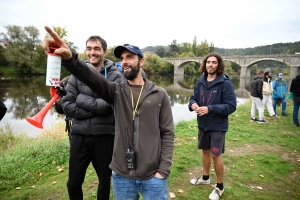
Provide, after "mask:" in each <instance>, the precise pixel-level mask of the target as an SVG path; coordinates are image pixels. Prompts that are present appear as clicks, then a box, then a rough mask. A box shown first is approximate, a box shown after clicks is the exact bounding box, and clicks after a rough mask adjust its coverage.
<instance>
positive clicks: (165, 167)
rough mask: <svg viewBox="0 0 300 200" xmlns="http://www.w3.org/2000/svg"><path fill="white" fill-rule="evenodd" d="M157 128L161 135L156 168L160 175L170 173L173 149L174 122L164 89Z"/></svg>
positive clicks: (165, 175) (166, 175)
mask: <svg viewBox="0 0 300 200" xmlns="http://www.w3.org/2000/svg"><path fill="white" fill-rule="evenodd" d="M159 128H160V137H161V154H160V165H159V167H158V169H157V172H159V173H160V174H161V175H162V176H164V177H168V176H169V175H170V168H171V165H172V155H173V150H174V137H175V133H174V122H173V115H172V108H171V103H170V99H169V96H168V94H167V92H166V91H164V98H163V103H162V108H161V110H160V113H159Z"/></svg>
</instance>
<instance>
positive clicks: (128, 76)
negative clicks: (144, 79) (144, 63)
mask: <svg viewBox="0 0 300 200" xmlns="http://www.w3.org/2000/svg"><path fill="white" fill-rule="evenodd" d="M139 72H140V63H138V64H137V66H135V67H133V66H131V71H130V73H125V72H124V76H125V78H126V79H127V80H130V81H132V80H134V79H135V78H136V77H137V75H138V74H139Z"/></svg>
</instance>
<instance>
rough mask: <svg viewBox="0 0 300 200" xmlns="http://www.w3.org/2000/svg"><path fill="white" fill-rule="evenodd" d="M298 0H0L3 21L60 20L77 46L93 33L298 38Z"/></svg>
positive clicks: (154, 41) (152, 39) (237, 44)
mask: <svg viewBox="0 0 300 200" xmlns="http://www.w3.org/2000/svg"><path fill="white" fill-rule="evenodd" d="M299 8H300V0H227V1H225V0H107V1H103V0H102V1H101V0H81V1H78V0H72V1H66V0H51V1H50V0H1V4H0V32H4V33H6V29H5V28H4V26H7V25H17V26H22V27H25V26H34V27H36V28H38V29H39V30H40V38H41V39H43V38H44V37H45V35H46V31H45V30H44V26H45V25H46V26H49V27H53V26H61V27H64V28H65V29H66V30H67V31H68V37H67V40H69V41H71V42H74V43H75V45H76V46H77V47H78V48H79V52H83V51H84V49H85V42H86V39H87V38H88V37H89V36H91V35H99V36H101V37H102V38H104V39H105V40H106V42H107V43H108V46H109V47H114V46H117V45H121V44H125V43H128V44H132V45H137V46H139V47H140V48H145V47H147V46H156V45H163V46H166V45H170V44H171V43H172V41H173V40H176V41H177V44H180V43H183V42H188V43H192V42H193V39H194V37H196V38H197V42H198V44H200V43H201V42H202V41H204V40H206V41H207V42H208V43H213V44H214V46H215V47H219V48H248V47H257V46H264V45H272V44H275V43H287V42H297V41H300V9H299Z"/></svg>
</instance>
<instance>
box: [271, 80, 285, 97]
mask: <svg viewBox="0 0 300 200" xmlns="http://www.w3.org/2000/svg"><path fill="white" fill-rule="evenodd" d="M272 84H273V93H272V97H273V99H284V98H285V96H286V93H287V90H288V85H287V83H286V81H285V80H283V79H279V78H277V79H276V80H275V81H273V83H272Z"/></svg>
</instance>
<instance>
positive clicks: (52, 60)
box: [26, 47, 61, 128]
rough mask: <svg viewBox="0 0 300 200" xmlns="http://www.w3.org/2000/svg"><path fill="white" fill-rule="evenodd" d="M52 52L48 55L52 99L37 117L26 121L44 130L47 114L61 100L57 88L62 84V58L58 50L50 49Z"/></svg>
mask: <svg viewBox="0 0 300 200" xmlns="http://www.w3.org/2000/svg"><path fill="white" fill-rule="evenodd" d="M49 49H50V52H49V53H47V55H48V56H47V74H46V85H47V86H51V88H50V93H51V96H52V99H51V100H50V101H49V102H48V103H47V105H46V106H45V107H44V108H43V109H42V110H41V111H40V112H39V113H38V114H36V115H35V116H33V117H31V118H26V120H27V121H28V122H29V123H30V124H32V125H33V126H36V127H38V128H43V125H42V123H43V120H44V117H45V115H46V114H47V112H48V111H49V110H50V108H51V107H52V105H53V104H54V103H55V101H56V100H57V99H58V98H59V94H58V92H59V89H56V88H55V86H59V82H60V71H61V56H60V55H58V54H55V53H54V51H55V49H56V48H53V47H49Z"/></svg>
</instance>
